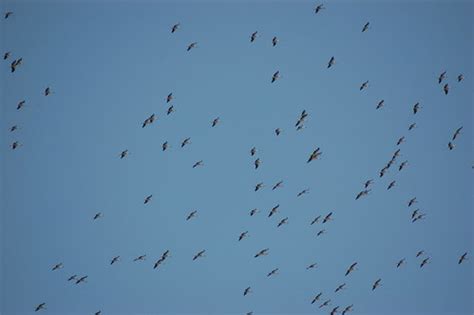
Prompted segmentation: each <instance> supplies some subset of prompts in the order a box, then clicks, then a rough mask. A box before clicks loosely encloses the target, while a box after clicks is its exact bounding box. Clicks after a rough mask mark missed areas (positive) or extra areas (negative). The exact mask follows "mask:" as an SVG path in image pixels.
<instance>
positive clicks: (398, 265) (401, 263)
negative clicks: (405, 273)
mask: <svg viewBox="0 0 474 315" xmlns="http://www.w3.org/2000/svg"><path fill="white" fill-rule="evenodd" d="M404 263H405V258H402V259H400V260H399V261H398V262H397V268H400V267H401V266H402V265H403V264H404Z"/></svg>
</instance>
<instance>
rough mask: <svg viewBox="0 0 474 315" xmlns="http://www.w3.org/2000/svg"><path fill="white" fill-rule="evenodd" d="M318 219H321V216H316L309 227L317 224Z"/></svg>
mask: <svg viewBox="0 0 474 315" xmlns="http://www.w3.org/2000/svg"><path fill="white" fill-rule="evenodd" d="M319 219H321V216H320V215H318V216H317V217H316V218H314V219H313V221H311V224H310V225H313V224H315V223H318V221H319Z"/></svg>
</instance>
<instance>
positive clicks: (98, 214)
mask: <svg viewBox="0 0 474 315" xmlns="http://www.w3.org/2000/svg"><path fill="white" fill-rule="evenodd" d="M102 216H103V214H102V212H98V213H96V214H95V215H94V218H93V219H92V220H97V219H100V218H102Z"/></svg>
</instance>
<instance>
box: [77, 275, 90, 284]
mask: <svg viewBox="0 0 474 315" xmlns="http://www.w3.org/2000/svg"><path fill="white" fill-rule="evenodd" d="M87 278H88V276H83V277H80V278H79V279H77V280H76V284H79V283H82V282H87V281H86V280H87Z"/></svg>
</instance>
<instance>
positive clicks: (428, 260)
mask: <svg viewBox="0 0 474 315" xmlns="http://www.w3.org/2000/svg"><path fill="white" fill-rule="evenodd" d="M429 262H430V257H427V258H425V259H423V261H422V262H421V264H420V268H423V266H425V265H426V264H429Z"/></svg>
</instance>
